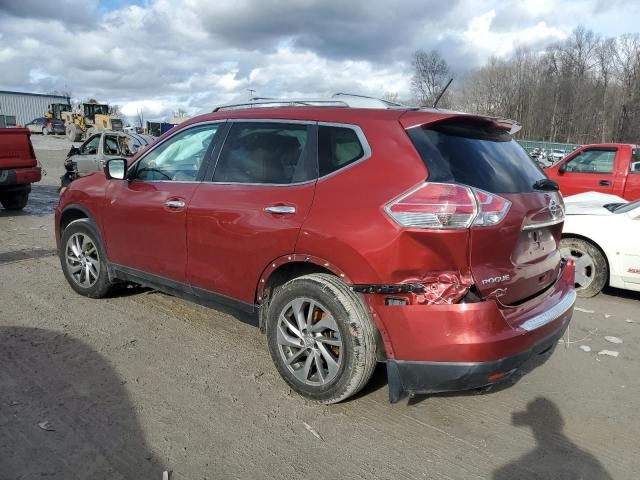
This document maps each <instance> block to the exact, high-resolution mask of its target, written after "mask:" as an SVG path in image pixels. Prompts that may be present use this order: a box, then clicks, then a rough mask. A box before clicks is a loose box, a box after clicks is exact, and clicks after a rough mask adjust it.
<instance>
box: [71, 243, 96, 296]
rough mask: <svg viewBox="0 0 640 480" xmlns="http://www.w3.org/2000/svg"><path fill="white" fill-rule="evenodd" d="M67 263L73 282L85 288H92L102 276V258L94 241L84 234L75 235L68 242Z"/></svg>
mask: <svg viewBox="0 0 640 480" xmlns="http://www.w3.org/2000/svg"><path fill="white" fill-rule="evenodd" d="M65 261H66V263H67V269H68V271H69V274H70V275H71V277H72V278H73V280H74V281H75V282H76V283H77V284H78V285H80V286H81V287H83V288H90V287H92V286H93V285H95V283H96V282H97V281H98V276H99V275H100V256H99V255H98V248H97V247H96V245H95V243H94V241H93V240H92V239H91V237H89V236H88V235H86V234H84V233H75V234H73V235H72V236H71V237H69V240H68V241H67V245H66V247H65Z"/></svg>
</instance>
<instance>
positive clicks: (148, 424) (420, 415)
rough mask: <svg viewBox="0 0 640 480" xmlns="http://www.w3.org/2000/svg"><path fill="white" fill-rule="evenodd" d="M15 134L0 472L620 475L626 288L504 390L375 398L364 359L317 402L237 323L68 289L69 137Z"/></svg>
mask: <svg viewBox="0 0 640 480" xmlns="http://www.w3.org/2000/svg"><path fill="white" fill-rule="evenodd" d="M33 143H34V146H35V148H36V152H37V155H38V158H39V159H40V161H41V162H42V164H43V166H44V168H45V169H46V170H47V173H48V174H47V176H46V177H44V179H43V181H42V182H41V183H40V184H38V185H35V186H34V187H33V193H32V196H31V198H30V202H29V206H28V207H27V209H26V210H25V211H24V212H23V213H20V214H10V213H9V212H6V211H0V365H2V368H0V452H1V453H0V478H2V479H31V478H40V477H45V476H46V477H51V478H60V479H72V478H73V479H81V478H87V479H89V478H90V479H102V478H105V479H106V478H108V479H133V478H135V479H138V478H139V479H142V478H144V479H146V478H156V479H158V480H159V479H160V478H162V472H163V471H164V470H169V471H172V472H173V473H172V477H171V478H174V479H199V480H201V479H214V478H215V479H222V478H224V479H226V478H237V479H245V478H283V479H296V478H307V479H316V478H318V479H319V478H323V479H326V478H331V479H334V478H335V479H343V478H344V479H350V478H354V479H360V478H362V479H365V478H366V479H369V478H385V479H386V478H389V479H392V478H393V479H400V478H409V479H465V480H466V479H476V478H477V479H485V478H494V479H529V478H536V479H585V480H586V479H604V478H615V479H635V478H637V477H638V474H637V472H638V470H639V468H640V459H639V458H638V455H637V452H638V439H639V438H640V417H639V416H638V415H637V409H638V400H637V399H638V397H639V394H640V382H638V371H639V368H638V367H639V365H638V363H639V360H640V309H639V308H638V307H639V305H640V295H637V294H631V293H626V292H622V291H612V290H610V291H607V292H605V293H604V294H602V295H600V296H598V297H596V298H594V299H588V300H579V301H578V307H579V308H580V309H582V311H577V312H576V314H575V316H574V320H573V323H572V325H571V328H570V332H569V334H568V335H567V336H566V337H565V339H564V340H563V343H561V344H560V345H559V346H558V348H557V349H556V352H555V353H554V354H553V355H552V356H551V357H550V358H549V359H548V361H547V362H546V363H545V364H544V365H542V366H541V367H540V368H537V369H535V370H532V371H531V372H530V373H529V374H528V375H526V376H524V377H522V378H519V381H517V382H516V383H515V384H514V385H510V386H508V387H507V388H502V389H499V390H496V391H492V392H489V393H485V394H482V395H474V394H455V395H437V396H432V397H416V398H414V399H412V400H411V401H410V402H403V403H400V404H396V405H389V403H388V401H387V386H386V374H385V371H384V368H379V369H378V370H377V371H376V374H375V375H374V378H373V380H372V382H371V384H370V385H369V386H368V387H367V388H366V389H365V390H364V391H363V392H362V393H361V394H360V395H359V396H357V397H356V398H354V399H352V400H350V401H347V402H345V403H342V404H339V405H334V406H317V405H314V404H312V403H310V402H307V401H305V400H304V399H302V398H301V397H299V396H297V395H296V394H294V393H292V392H290V391H289V389H288V388H287V387H286V385H285V383H284V382H283V381H282V380H281V379H280V378H279V377H278V375H277V372H276V370H275V368H274V367H273V366H272V364H271V360H270V357H269V353H268V351H267V347H266V342H265V339H264V337H263V336H262V335H261V334H260V333H259V332H258V330H257V329H256V328H255V326H254V325H253V324H252V323H251V320H250V319H247V318H246V317H243V316H241V315H239V314H229V313H224V312H222V311H217V310H213V309H208V308H204V307H200V306H198V305H194V304H190V303H187V302H185V301H182V300H179V299H176V298H173V297H170V296H166V295H163V294H160V293H156V292H153V291H148V290H143V289H128V290H123V291H121V292H120V293H119V294H117V295H115V296H113V297H112V298H109V299H104V300H90V299H86V298H83V297H80V296H78V295H76V294H75V293H74V292H73V291H72V290H71V288H70V287H68V286H67V284H66V282H65V280H64V277H63V275H62V273H61V271H60V265H59V262H58V259H57V257H56V256H55V251H54V248H55V243H54V239H53V216H52V213H51V212H52V210H53V208H54V206H55V202H56V201H57V193H56V189H57V185H58V179H59V176H60V175H61V174H62V172H63V168H62V161H63V160H64V156H65V153H66V151H67V150H68V148H69V146H70V145H69V144H68V143H67V141H66V140H64V139H62V138H56V137H44V138H43V137H38V136H34V137H33ZM605 336H616V337H619V338H621V339H622V340H623V343H622V344H612V343H610V342H608V341H607V340H605V338H604V337H605ZM581 346H589V347H590V348H591V351H589V352H586V351H584V350H583V349H581V348H580V347H581ZM604 349H607V350H615V351H617V352H619V356H618V357H611V356H606V355H598V352H599V351H601V350H604Z"/></svg>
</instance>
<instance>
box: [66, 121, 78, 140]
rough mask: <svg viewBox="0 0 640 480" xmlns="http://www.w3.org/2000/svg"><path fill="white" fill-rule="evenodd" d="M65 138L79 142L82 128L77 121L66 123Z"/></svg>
mask: <svg viewBox="0 0 640 480" xmlns="http://www.w3.org/2000/svg"><path fill="white" fill-rule="evenodd" d="M67 138H68V139H69V141H70V142H79V141H80V140H81V139H82V129H81V128H80V125H78V124H77V123H72V124H71V125H67Z"/></svg>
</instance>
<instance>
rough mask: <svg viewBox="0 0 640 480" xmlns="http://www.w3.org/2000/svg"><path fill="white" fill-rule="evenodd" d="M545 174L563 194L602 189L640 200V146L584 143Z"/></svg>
mask: <svg viewBox="0 0 640 480" xmlns="http://www.w3.org/2000/svg"><path fill="white" fill-rule="evenodd" d="M545 173H546V174H547V176H548V177H549V178H550V179H552V180H555V181H556V182H558V184H559V185H560V191H561V192H562V193H563V195H565V196H568V195H575V194H576V193H582V192H591V191H594V192H602V193H609V194H612V195H618V196H619V197H622V198H625V199H626V200H629V201H633V200H638V199H640V146H638V145H630V144H623V143H600V144H594V145H584V146H583V147H580V148H579V149H577V150H575V151H574V152H572V153H571V154H569V155H567V156H566V157H565V158H564V159H562V160H561V161H560V162H559V163H557V164H556V165H554V166H553V167H550V168H547V169H545Z"/></svg>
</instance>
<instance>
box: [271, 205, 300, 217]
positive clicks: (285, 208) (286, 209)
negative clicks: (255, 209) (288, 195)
mask: <svg viewBox="0 0 640 480" xmlns="http://www.w3.org/2000/svg"><path fill="white" fill-rule="evenodd" d="M264 211H265V212H267V213H275V214H276V215H292V214H294V213H296V207H291V206H289V205H273V206H271V207H266V208H265V209H264Z"/></svg>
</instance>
